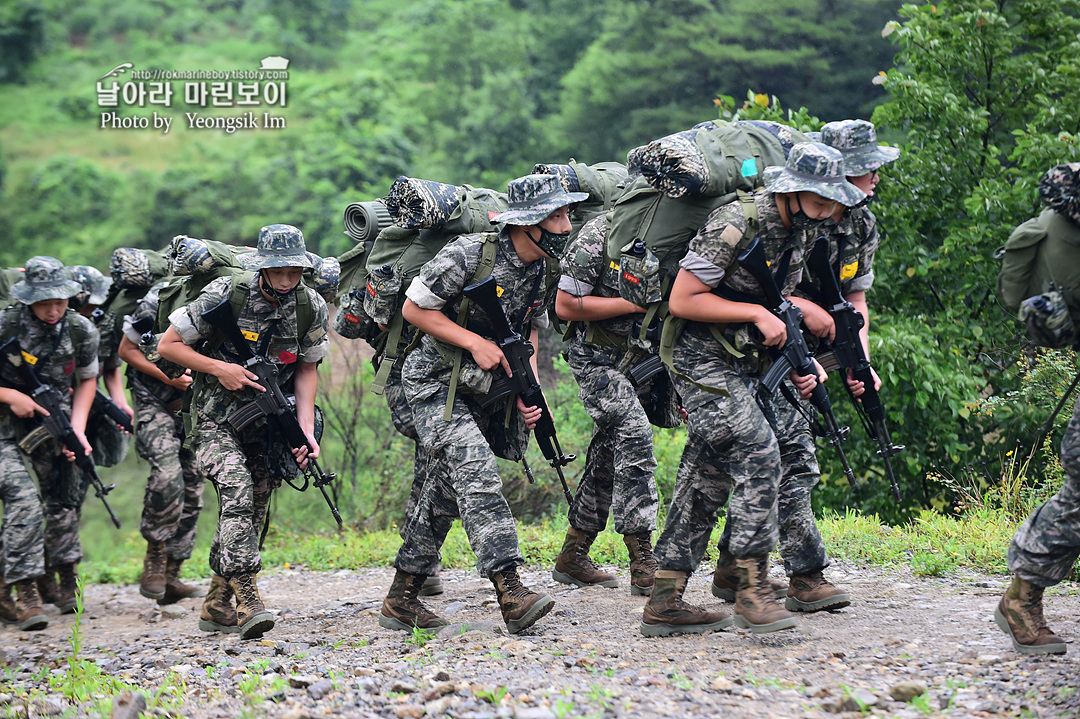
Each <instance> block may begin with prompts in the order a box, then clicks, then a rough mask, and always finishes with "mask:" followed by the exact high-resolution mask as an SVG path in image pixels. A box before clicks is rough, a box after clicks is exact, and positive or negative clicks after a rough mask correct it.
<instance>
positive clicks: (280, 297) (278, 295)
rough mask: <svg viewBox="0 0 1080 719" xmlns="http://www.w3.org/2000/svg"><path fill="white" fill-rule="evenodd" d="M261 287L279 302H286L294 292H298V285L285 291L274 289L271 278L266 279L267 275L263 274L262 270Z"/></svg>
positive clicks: (260, 276) (260, 275)
mask: <svg viewBox="0 0 1080 719" xmlns="http://www.w3.org/2000/svg"><path fill="white" fill-rule="evenodd" d="M259 287H260V288H261V289H262V291H263V292H265V293H266V294H267V295H268V296H270V297H272V298H274V299H275V300H277V301H278V302H284V301H285V300H287V299H288V298H289V297H290V296H292V293H293V292H296V287H293V288H292V289H291V290H284V291H279V290H276V289H274V286H273V285H272V284H270V280H268V279H266V275H265V274H263V273H262V272H259ZM297 287H299V285H297Z"/></svg>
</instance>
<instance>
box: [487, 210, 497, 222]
mask: <svg viewBox="0 0 1080 719" xmlns="http://www.w3.org/2000/svg"><path fill="white" fill-rule="evenodd" d="M498 216H499V213H498V212H492V211H491V210H488V220H490V221H491V222H494V221H495V218H496V217H498Z"/></svg>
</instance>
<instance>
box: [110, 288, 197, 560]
mask: <svg viewBox="0 0 1080 719" xmlns="http://www.w3.org/2000/svg"><path fill="white" fill-rule="evenodd" d="M160 289H161V285H160V284H158V285H155V286H154V287H152V288H151V289H150V291H149V292H148V293H147V294H146V296H145V297H144V298H143V299H142V300H141V301H140V302H139V306H138V307H137V308H136V310H135V313H134V314H132V315H128V316H127V317H126V318H125V320H124V335H125V336H126V337H127V339H128V340H129V341H130V342H131V343H133V344H134V345H136V346H138V345H139V343H140V340H141V337H140V335H139V333H138V332H137V331H136V330H135V329H134V328H133V327H132V326H131V323H132V321H133V320H134V319H136V318H137V317H138V316H140V315H150V316H156V315H157V307H158V292H159V291H160ZM127 378H128V389H129V390H130V391H131V399H132V401H133V402H134V404H135V416H136V418H137V421H138V425H137V427H136V435H135V451H136V452H138V454H139V456H140V457H142V458H143V459H145V460H146V461H147V462H149V463H150V477H149V479H148V480H147V483H146V492H145V494H144V495H143V512H142V522H141V524H140V525H139V531H140V533H141V534H142V536H143V538H144V539H145V540H147V541H148V542H165V551H166V554H167V555H168V557H169V558H171V559H175V560H180V561H184V560H187V559H188V558H189V557H191V551H192V549H193V548H194V546H195V529H196V526H197V524H198V520H199V512H200V511H201V510H202V506H203V500H202V495H203V486H204V484H205V479H204V478H203V476H202V475H201V474H200V473H199V472H198V470H197V467H196V463H195V455H194V454H193V453H192V452H191V451H190V450H188V449H184V448H183V446H182V445H183V442H184V423H183V420H182V419H181V417H180V413H179V409H180V403H181V401H182V400H183V396H184V393H183V391H181V390H179V389H177V388H176V387H173V386H172V385H168V384H165V383H164V382H161V381H160V380H158V379H156V378H154V377H151V376H149V375H146V374H143V373H142V372H139V371H138V370H136V369H135V368H134V367H129V368H128V372H127Z"/></svg>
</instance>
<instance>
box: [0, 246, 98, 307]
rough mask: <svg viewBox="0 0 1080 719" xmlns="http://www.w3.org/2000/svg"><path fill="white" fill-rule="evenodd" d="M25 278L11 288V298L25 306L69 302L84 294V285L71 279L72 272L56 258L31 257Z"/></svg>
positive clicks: (27, 262)
mask: <svg viewBox="0 0 1080 719" xmlns="http://www.w3.org/2000/svg"><path fill="white" fill-rule="evenodd" d="M24 277H25V279H23V280H22V281H21V282H16V283H15V285H14V286H13V287H12V288H11V296H12V297H14V298H15V299H16V300H18V301H19V302H22V303H23V304H24V305H32V304H34V303H35V302H43V301H45V300H67V299H71V298H72V297H74V296H75V295H77V294H79V293H80V292H82V285H80V284H79V283H78V282H76V281H75V280H73V279H71V271H70V270H69V269H68V268H67V267H64V264H63V263H62V262H61V261H60V260H58V259H56V258H55V257H31V258H30V259H29V260H27V261H26V274H25V275H24Z"/></svg>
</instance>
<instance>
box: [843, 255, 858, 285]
mask: <svg viewBox="0 0 1080 719" xmlns="http://www.w3.org/2000/svg"><path fill="white" fill-rule="evenodd" d="M858 271H859V261H858V260H855V261H854V262H852V263H851V264H850V265H841V266H840V281H841V282H843V281H844V280H850V279H851V278H852V277H854V276H855V273H856V272H858Z"/></svg>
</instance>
